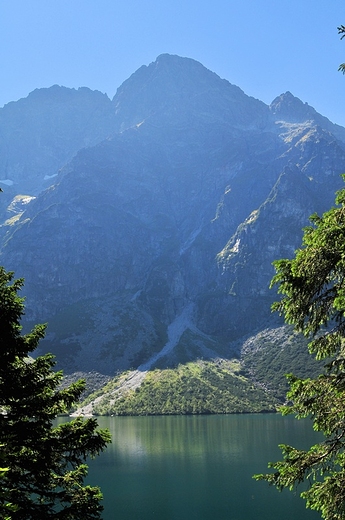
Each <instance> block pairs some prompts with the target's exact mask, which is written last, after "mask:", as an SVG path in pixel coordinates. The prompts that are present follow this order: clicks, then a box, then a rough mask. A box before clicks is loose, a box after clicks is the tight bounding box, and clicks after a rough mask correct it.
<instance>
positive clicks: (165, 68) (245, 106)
mask: <svg viewBox="0 0 345 520" xmlns="http://www.w3.org/2000/svg"><path fill="white" fill-rule="evenodd" d="M113 105H114V108H115V113H116V117H117V119H118V121H119V125H120V130H125V129H126V128H128V127H134V126H136V125H138V124H141V123H142V122H143V121H147V119H148V118H150V121H151V120H152V118H153V121H152V122H154V124H157V123H158V124H162V123H163V121H164V124H169V122H170V123H176V122H178V123H179V124H180V123H181V120H183V119H184V120H185V118H186V113H189V117H190V115H193V117H195V118H198V119H199V120H200V119H203V120H204V121H205V119H207V118H208V117H209V116H210V114H211V113H212V119H213V120H214V118H215V116H216V117H217V119H218V118H219V120H220V121H222V120H223V121H224V120H225V121H227V122H228V123H229V122H230V121H231V123H232V124H233V125H236V126H241V127H243V126H248V125H253V124H254V125H255V124H256V122H257V120H258V119H260V120H261V119H263V118H266V117H267V113H268V109H267V106H266V105H265V104H264V103H262V102H261V101H258V100H256V99H254V98H250V97H249V96H247V95H246V94H245V93H244V92H243V91H242V90H241V89H240V88H239V87H237V86H235V85H232V84H231V83H229V82H228V81H226V80H224V79H221V78H220V77H219V76H218V75H217V74H215V73H214V72H211V71H210V70H208V69H207V68H206V67H204V66H203V65H202V64H201V63H199V62H197V61H195V60H193V59H191V58H182V57H180V56H176V55H170V54H162V55H160V56H158V58H157V59H156V60H155V61H154V62H153V63H151V64H149V65H148V66H145V65H144V66H142V67H140V69H138V70H137V71H136V72H135V73H134V74H132V76H130V78H129V79H128V80H126V81H125V82H124V83H123V84H122V85H121V86H120V88H119V89H118V90H117V93H116V95H115V97H114V98H113ZM190 123H191V121H190V120H189V124H190ZM192 124H193V122H192Z"/></svg>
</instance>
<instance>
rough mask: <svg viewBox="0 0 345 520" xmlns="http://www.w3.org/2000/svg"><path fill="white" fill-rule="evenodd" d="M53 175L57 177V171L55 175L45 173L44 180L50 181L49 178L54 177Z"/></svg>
mask: <svg viewBox="0 0 345 520" xmlns="http://www.w3.org/2000/svg"><path fill="white" fill-rule="evenodd" d="M53 177H57V173H54V174H53V175H45V176H44V177H43V180H44V181H48V180H49V179H52V178H53Z"/></svg>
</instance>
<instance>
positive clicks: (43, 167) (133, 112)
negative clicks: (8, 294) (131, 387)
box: [0, 55, 345, 375]
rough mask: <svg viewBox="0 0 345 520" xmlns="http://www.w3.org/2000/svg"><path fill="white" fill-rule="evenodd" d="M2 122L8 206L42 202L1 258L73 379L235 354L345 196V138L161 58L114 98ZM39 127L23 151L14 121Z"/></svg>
mask: <svg viewBox="0 0 345 520" xmlns="http://www.w3.org/2000/svg"><path fill="white" fill-rule="evenodd" d="M62 98H63V99H64V100H66V101H64V102H62V101H61V100H62ZM61 106H63V107H64V108H63V110H62V109H61ZM21 107H24V108H25V111H26V112H25V111H24V112H25V114H28V115H27V116H23V113H22V112H21V111H20V110H22V108H21ZM5 109H6V110H5ZM2 110H3V113H1V111H0V125H2V126H3V127H4V128H5V130H4V131H2V133H3V135H5V136H7V137H6V139H7V145H6V146H7V148H6V149H8V150H11V153H9V152H8V161H7V163H8V169H7V170H5V169H4V168H5V167H4V166H3V167H2V168H3V171H4V173H3V174H1V175H0V177H1V176H2V177H3V178H4V179H7V178H8V179H10V180H13V182H14V184H13V185H12V186H10V187H6V189H5V196H9V195H8V194H6V191H7V188H8V189H9V191H10V194H11V198H13V197H14V196H15V195H19V194H28V195H29V196H31V197H28V198H25V197H24V198H23V197H19V198H18V197H17V198H16V199H15V200H13V201H12V202H11V204H12V206H11V204H10V201H9V202H8V206H6V207H7V213H6V211H5V210H6V208H5V207H4V211H3V213H4V218H3V220H4V223H3V225H2V228H1V229H2V233H3V243H2V249H1V258H0V262H1V263H2V264H3V265H5V267H6V268H8V269H10V270H14V271H15V273H16V276H24V277H25V280H26V285H25V295H26V296H27V313H26V319H27V321H28V324H30V323H32V322H46V321H48V322H49V327H48V334H47V338H46V340H45V341H44V342H42V349H44V350H48V351H53V352H54V353H55V354H56V355H57V358H58V362H59V365H60V366H63V367H64V369H65V370H66V371H76V370H84V371H88V370H97V371H99V372H103V373H104V374H110V375H111V374H114V373H115V372H116V371H118V370H123V369H127V368H137V367H139V366H146V368H147V367H149V366H153V365H154V364H155V363H157V364H158V361H157V360H159V364H160V366H164V365H167V366H168V365H169V364H172V363H178V362H179V361H185V360H187V359H195V358H198V357H204V358H212V357H216V356H222V357H227V356H231V355H233V353H234V349H235V350H236V349H239V346H240V345H241V338H243V337H245V336H246V335H248V334H251V333H253V332H254V331H256V330H260V328H261V329H263V328H264V327H265V328H267V327H268V326H270V323H271V324H273V322H272V317H271V313H270V304H271V302H272V301H273V300H274V299H275V298H276V294H275V292H274V291H272V290H269V289H268V284H269V281H270V279H271V278H272V275H273V267H272V261H273V260H274V259H278V258H282V257H291V256H292V255H293V253H294V251H295V249H296V248H297V247H298V246H299V245H300V241H301V236H302V232H301V229H302V227H304V226H305V225H307V223H308V216H309V215H310V214H311V213H313V212H315V211H316V212H323V211H325V210H326V209H328V208H329V207H330V206H331V205H332V203H333V201H334V192H335V191H336V190H337V189H339V188H341V187H342V180H341V177H340V174H341V173H342V171H343V165H344V162H345V144H344V143H345V129H343V128H342V127H339V126H337V125H333V124H332V123H331V122H330V121H329V120H327V119H326V118H324V117H323V116H321V115H319V114H317V112H315V110H314V109H313V108H312V107H309V106H308V105H305V104H303V103H302V102H301V101H300V100H298V99H296V98H294V97H293V96H292V95H291V94H290V93H286V94H284V95H282V96H280V97H279V98H277V99H276V100H274V102H273V103H272V105H271V106H267V105H265V104H264V103H262V102H261V101H258V100H256V99H254V98H250V97H248V96H246V95H245V94H244V93H243V92H242V91H241V90H240V89H239V88H238V87H236V86H234V85H231V84H230V83H228V82H227V81H225V80H222V79H220V78H219V77H218V76H217V75H216V74H214V73H212V72H210V71H209V70H207V69H205V68H204V67H203V66H202V65H201V64H200V63H197V62H195V61H193V60H190V59H187V58H180V57H178V56H169V55H162V56H159V57H158V58H157V60H156V61H155V62H154V63H152V64H150V65H149V66H148V67H142V68H140V69H139V70H138V71H137V72H136V73H134V74H133V75H132V76H131V77H130V78H129V79H128V80H127V81H126V82H125V83H124V84H123V85H122V86H121V87H120V88H119V89H118V92H117V94H116V96H115V97H114V99H113V100H112V101H110V100H108V98H106V96H103V95H102V94H100V93H98V92H91V91H89V90H87V89H79V90H78V91H70V90H69V89H63V88H62V87H52V88H51V89H43V91H35V92H34V93H32V94H30V95H29V96H28V98H26V99H25V100H20V101H19V102H17V103H10V104H9V105H6V107H4V109H2ZM23 110H24V109H23ZM30 114H31V116H30ZM37 114H39V117H38V115H37ZM52 114H54V117H53V115H52ZM26 117H27V118H28V121H27V122H26V124H23V125H22V127H21V128H22V130H21V131H22V133H23V136H22V139H20V137H18V139H19V141H20V140H21V141H22V142H24V143H26V144H25V149H24V148H23V149H22V148H20V147H21V146H22V145H21V144H20V142H19V141H18V142H17V141H16V131H17V130H13V131H11V124H12V126H13V127H14V123H11V121H16V124H17V127H16V128H19V127H20V121H21V119H23V118H24V120H25V118H26ZM11 118H12V119H11ZM35 118H36V119H35ZM48 119H49V121H52V120H54V121H55V126H54V125H52V124H51V122H50V123H49V124H48V127H49V131H48V130H47V127H46V126H45V122H46V121H47V120H48ZM2 126H1V127H2ZM11 132H12V133H11ZM17 132H18V131H17ZM39 135H40V136H41V142H39V138H38V137H37V136H39ZM44 135H45V136H46V137H47V142H46V144H44V145H42V139H43V136H44ZM48 136H49V139H48ZM8 143H10V144H8ZM23 146H24V145H23ZM15 155H18V157H19V158H20V163H19V159H18V163H17V166H15V165H16V163H15V159H14V158H13V157H14V156H15ZM0 156H1V160H2V161H3V163H2V164H5V160H4V154H0ZM48 156H49V160H48V159H47V157H48ZM72 156H74V157H73V158H72ZM70 159H71V160H70ZM29 164H30V168H29V167H27V170H25V167H24V166H23V165H29ZM29 170H30V174H29V173H27V172H28V171H29ZM58 170H59V175H58V176H57V177H54V178H51V179H49V178H50V176H51V175H54V174H55V173H56V172H57V171H58ZM45 177H46V181H47V180H49V182H50V184H51V183H52V182H54V184H51V185H50V187H49V188H48V189H46V190H43V189H42V188H43V187H44V182H46V181H44V182H43V180H44V178H45ZM18 190H20V191H18ZM33 196H35V197H33ZM3 200H5V199H3ZM6 204H7V201H6ZM11 207H12V209H11ZM11 211H12V215H14V216H12V218H10V217H11ZM186 309H188V320H187V321H186V320H182V321H183V323H184V329H183V330H180V331H179V333H178V335H176V337H174V338H172V337H170V336H171V335H170V334H169V331H171V330H175V329H176V327H175V328H174V327H173V326H172V324H174V323H180V322H182V321H181V316H185V315H186ZM274 319H275V318H274ZM178 320H180V321H178ZM168 336H169V337H168ZM167 344H169V345H170V347H171V348H169V349H166V350H164V351H163V353H162V349H164V346H166V345H167ZM165 352H166V354H165ZM150 360H151V361H150Z"/></svg>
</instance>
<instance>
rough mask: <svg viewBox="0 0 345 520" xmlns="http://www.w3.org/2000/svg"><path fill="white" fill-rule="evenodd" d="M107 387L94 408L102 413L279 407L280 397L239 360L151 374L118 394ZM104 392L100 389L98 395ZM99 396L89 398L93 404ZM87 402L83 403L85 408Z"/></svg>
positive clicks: (111, 385)
mask: <svg viewBox="0 0 345 520" xmlns="http://www.w3.org/2000/svg"><path fill="white" fill-rule="evenodd" d="M119 381H120V378H116V379H115V380H113V381H112V382H111V383H108V385H106V387H104V389H103V392H104V393H105V395H104V397H103V398H102V399H100V400H99V401H98V402H97V403H96V404H95V405H94V407H93V413H95V414H98V415H110V414H114V415H162V414H166V415H173V414H176V415H177V414H213V413H245V412H263V411H271V412H273V411H275V409H276V405H277V399H275V398H274V397H272V396H271V395H270V394H269V393H267V392H265V391H264V390H262V389H261V388H258V387H257V386H255V385H254V384H253V383H252V382H251V381H250V380H248V379H247V378H246V377H244V376H243V375H242V374H241V366H240V363H239V361H238V360H232V361H229V360H219V361H216V362H210V361H201V360H199V361H196V362H190V363H186V364H184V365H181V364H180V365H179V366H178V367H177V368H175V369H165V370H159V369H155V370H153V371H150V372H148V373H147V375H146V377H145V379H144V381H143V383H142V384H141V386H140V387H138V388H136V389H135V390H134V389H131V390H127V391H126V392H125V393H122V394H120V393H118V394H116V393H114V390H116V385H119ZM99 395H100V392H98V396H99ZM95 397H96V395H95V394H93V396H89V398H88V402H90V401H91V400H92V398H95ZM84 404H85V402H84V403H82V406H83V405H84Z"/></svg>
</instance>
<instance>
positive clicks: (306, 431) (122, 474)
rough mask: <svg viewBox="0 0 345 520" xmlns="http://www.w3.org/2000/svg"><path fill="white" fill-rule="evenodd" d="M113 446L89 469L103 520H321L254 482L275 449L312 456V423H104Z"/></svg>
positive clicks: (286, 495) (217, 418)
mask: <svg viewBox="0 0 345 520" xmlns="http://www.w3.org/2000/svg"><path fill="white" fill-rule="evenodd" d="M98 421H99V424H100V426H101V427H107V428H109V429H110V431H111V434H112V438H113V442H112V444H111V445H109V448H108V449H107V451H106V452H105V453H103V454H102V455H101V456H100V457H98V458H97V459H95V460H92V461H90V463H89V469H90V471H89V479H88V480H89V482H90V483H92V484H95V485H96V484H97V485H100V486H101V488H102V491H103V495H104V501H103V505H104V508H105V509H104V514H103V518H104V520H113V519H117V520H149V519H150V520H151V519H154V520H155V519H157V520H194V519H195V520H291V519H293V520H313V519H314V520H316V519H318V518H320V515H319V514H318V513H315V512H311V511H308V510H306V509H305V504H304V501H303V500H302V499H301V498H299V497H298V496H295V495H294V494H293V493H290V492H289V491H284V492H283V493H279V492H278V491H277V490H276V489H274V488H272V487H270V486H268V484H266V483H265V482H256V481H254V480H253V479H252V475H253V473H261V472H265V471H266V469H267V462H268V461H275V460H279V459H280V458H281V457H280V450H279V448H278V447H277V446H278V444H281V443H287V444H291V445H293V446H296V447H298V448H307V447H308V446H310V445H311V444H312V443H315V442H316V441H317V439H318V437H317V436H316V434H315V433H314V432H313V430H312V427H311V422H310V421H309V420H301V421H297V420H295V419H293V418H291V417H286V418H283V417H281V416H280V415H273V414H269V415H268V414H267V415H261V414H254V415H211V416H173V417H100V418H99V419H98Z"/></svg>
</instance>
